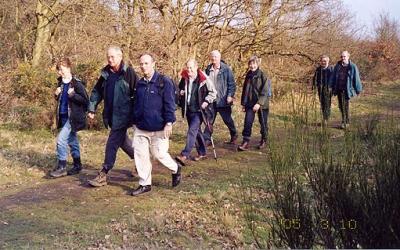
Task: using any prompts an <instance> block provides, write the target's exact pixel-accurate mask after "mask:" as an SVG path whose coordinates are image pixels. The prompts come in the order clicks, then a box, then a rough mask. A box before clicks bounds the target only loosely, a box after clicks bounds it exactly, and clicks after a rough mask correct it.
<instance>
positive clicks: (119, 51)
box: [107, 45, 123, 56]
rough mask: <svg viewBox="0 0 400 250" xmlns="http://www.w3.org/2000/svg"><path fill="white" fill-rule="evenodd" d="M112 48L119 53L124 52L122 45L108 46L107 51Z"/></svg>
mask: <svg viewBox="0 0 400 250" xmlns="http://www.w3.org/2000/svg"><path fill="white" fill-rule="evenodd" d="M110 50H113V51H115V52H117V54H119V55H121V56H122V54H123V53H122V49H121V48H120V47H118V46H114V45H112V46H110V47H108V49H107V52H108V51H110Z"/></svg>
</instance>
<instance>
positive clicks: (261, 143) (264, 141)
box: [257, 140, 267, 149]
mask: <svg viewBox="0 0 400 250" xmlns="http://www.w3.org/2000/svg"><path fill="white" fill-rule="evenodd" d="M266 146H267V140H261V141H260V143H259V144H258V146H257V148H258V149H263V148H265V147H266Z"/></svg>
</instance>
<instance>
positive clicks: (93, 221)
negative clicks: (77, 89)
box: [0, 84, 400, 249]
mask: <svg viewBox="0 0 400 250" xmlns="http://www.w3.org/2000/svg"><path fill="white" fill-rule="evenodd" d="M398 96H400V90H399V88H398V86H397V85H395V84H391V85H382V86H373V88H371V89H367V91H366V94H365V95H364V96H361V97H360V98H358V99H356V100H355V101H354V102H352V103H351V106H350V109H351V115H352V116H351V117H354V120H357V121H360V122H361V124H363V123H362V121H364V120H365V118H366V117H368V116H372V115H377V114H378V115H379V117H378V118H379V119H383V118H384V116H383V115H385V114H387V113H390V112H389V111H387V110H388V108H389V107H396V105H394V104H393V103H395V100H396V98H397V99H398ZM292 98H297V99H296V101H295V103H296V104H297V103H303V104H304V103H308V104H309V103H312V102H313V99H312V98H309V95H304V94H294V95H293V96H292ZM289 100H290V98H289V97H288V98H287V99H285V98H283V99H282V100H280V101H276V102H273V103H271V112H272V113H271V116H270V118H271V119H270V134H271V136H270V137H271V145H276V147H275V146H274V147H273V148H275V149H276V151H269V150H270V149H273V148H270V149H266V150H263V151H261V152H259V151H256V150H251V151H249V152H240V153H239V152H238V153H236V152H235V151H234V148H233V147H230V146H224V145H223V143H222V141H224V140H225V139H227V138H228V131H227V129H226V127H225V126H224V125H223V124H222V120H221V119H220V118H218V120H217V123H216V126H215V131H216V132H215V134H214V137H215V141H216V143H217V153H218V155H219V159H218V161H217V162H215V161H214V159H212V152H211V149H210V150H209V152H208V153H209V159H208V160H206V161H202V162H199V163H196V164H193V165H192V166H189V167H186V168H185V169H184V170H183V182H182V184H181V185H180V186H179V187H178V188H176V189H172V188H171V187H170V181H171V180H170V178H171V177H170V173H169V172H168V171H167V170H166V169H165V168H163V167H160V166H158V165H156V166H155V167H154V169H153V185H154V188H153V190H152V192H151V193H150V194H149V195H146V196H141V197H131V196H129V195H128V192H129V191H130V190H131V189H132V188H134V187H136V186H137V182H138V179H137V177H135V178H133V179H132V178H130V177H129V176H128V175H127V173H128V171H131V170H132V168H133V162H132V161H131V160H130V159H129V158H128V157H127V156H126V155H125V154H124V153H123V152H122V151H121V152H119V153H118V157H117V163H116V167H115V169H113V170H112V171H111V182H110V185H108V186H106V187H102V188H89V187H88V186H87V185H86V181H87V179H88V178H92V177H94V176H95V175H96V172H97V171H98V170H99V169H100V166H101V164H102V161H103V157H104V145H105V141H106V138H107V135H108V131H106V130H100V131H82V132H80V133H79V136H80V142H81V151H82V160H83V164H84V168H85V171H84V172H83V173H82V174H81V175H79V176H74V177H65V178H61V179H47V178H46V174H47V172H48V171H49V170H51V169H52V168H53V166H54V165H55V163H56V161H55V135H54V134H52V133H51V132H49V131H47V130H33V131H27V130H17V129H15V128H14V126H13V125H12V124H7V123H4V124H2V125H1V126H0V209H1V211H2V212H1V213H0V235H1V237H0V248H5V249H21V248H22V249H38V248H40V249H42V248H92V249H98V248H103V247H105V248H118V247H120V248H196V249H197V248H254V247H257V246H258V247H260V246H262V247H272V246H274V245H273V244H274V242H273V240H272V239H273V235H272V232H273V231H272V230H271V226H272V223H271V222H272V221H273V219H274V211H275V210H274V209H276V205H275V204H274V203H273V202H270V201H272V200H273V198H274V195H273V193H272V192H271V191H270V190H271V188H272V183H271V182H269V181H266V180H268V178H266V177H270V176H271V174H272V171H271V166H270V160H271V158H270V157H271V155H273V154H274V152H275V153H276V154H278V153H281V154H286V155H290V154H291V152H290V151H289V152H288V151H284V150H283V148H282V150H280V148H279V147H278V145H279V144H280V142H291V143H292V144H293V145H295V143H296V142H295V141H294V140H293V141H290V138H292V137H293V136H294V135H296V134H295V133H294V131H295V127H296V126H295V124H296V123H297V122H300V123H304V124H303V125H302V126H304V127H305V129H307V130H309V131H311V132H313V133H314V134H319V133H321V130H320V127H319V126H316V125H315V124H316V123H317V122H318V119H319V112H318V108H316V107H317V106H316V105H314V106H312V107H313V108H312V109H310V110H308V111H307V112H309V114H310V117H311V118H312V119H310V120H302V119H300V118H301V117H297V118H296V117H295V115H296V114H299V113H302V112H306V110H304V109H303V108H302V107H301V105H298V106H296V107H293V105H292V103H290V102H288V101H289ZM380 100H384V101H380ZM333 102H334V103H336V100H335V99H334V101H333ZM377 103H379V105H377ZM392 110H393V109H392ZM332 111H333V118H332V120H333V121H332V122H331V124H333V125H335V124H336V123H337V124H338V123H339V121H338V120H339V116H340V115H339V112H338V108H337V106H336V105H333V107H332ZM179 112H180V111H178V112H177V114H178V116H179V115H180V114H179ZM394 112H395V114H396V112H398V109H397V110H396V109H395V111H394ZM353 114H354V115H353ZM234 119H235V121H236V122H237V127H238V131H239V132H240V131H241V129H242V128H243V113H241V112H240V110H239V106H238V105H236V106H234ZM293 122H296V123H293ZM175 128H176V129H175V131H174V133H175V134H174V136H173V138H172V142H171V145H170V152H171V154H172V155H173V156H174V155H177V154H179V152H180V150H181V149H182V148H183V146H184V138H185V132H186V122H185V121H179V122H178V123H177V124H176V125H175ZM351 129H352V130H356V127H352V128H351ZM253 133H254V135H255V136H254V141H253V143H256V142H257V141H258V138H259V135H258V134H259V127H258V125H257V122H256V123H255V127H254V128H253ZM297 135H298V136H300V135H299V134H297ZM344 135H345V133H344V132H343V131H340V130H338V129H336V128H334V127H330V128H329V129H328V136H329V138H331V140H332V141H333V142H334V143H333V144H334V145H333V148H332V150H335V151H340V150H342V149H341V148H340V147H338V146H337V145H339V144H335V143H336V142H340V141H341V140H343V139H344V138H345V136H344ZM307 136H310V135H309V134H306V133H304V139H307ZM271 147H272V146H271ZM293 159H295V157H293ZM69 162H70V163H71V159H70V160H69ZM291 164H292V165H287V169H288V170H290V169H294V168H297V165H296V161H293V162H291ZM281 170H282V169H281ZM299 171H300V170H299ZM296 178H305V176H304V175H300V176H299V177H297V176H296ZM298 180H300V181H301V180H302V179H298ZM289 191H290V190H288V192H289ZM294 198H295V197H294Z"/></svg>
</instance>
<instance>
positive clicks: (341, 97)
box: [338, 90, 350, 123]
mask: <svg viewBox="0 0 400 250" xmlns="http://www.w3.org/2000/svg"><path fill="white" fill-rule="evenodd" d="M338 103H339V109H340V113H341V114H342V122H343V123H350V118H349V113H350V112H349V99H347V96H346V90H341V91H339V92H338Z"/></svg>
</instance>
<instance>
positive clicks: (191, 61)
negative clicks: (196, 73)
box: [186, 58, 198, 67]
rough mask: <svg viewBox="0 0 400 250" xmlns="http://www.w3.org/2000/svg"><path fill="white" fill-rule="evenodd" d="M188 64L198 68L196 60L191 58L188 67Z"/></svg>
mask: <svg viewBox="0 0 400 250" xmlns="http://www.w3.org/2000/svg"><path fill="white" fill-rule="evenodd" d="M188 63H193V64H194V66H196V67H198V64H197V61H196V59H194V58H190V59H189V60H187V61H186V65H188Z"/></svg>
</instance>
